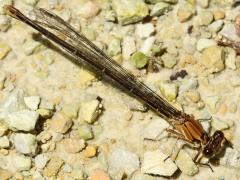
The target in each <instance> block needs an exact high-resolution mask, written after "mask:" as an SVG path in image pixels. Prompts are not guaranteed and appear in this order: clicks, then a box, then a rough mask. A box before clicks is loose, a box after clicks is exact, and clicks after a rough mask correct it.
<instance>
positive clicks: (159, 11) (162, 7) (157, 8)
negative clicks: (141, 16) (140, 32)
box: [150, 2, 171, 16]
mask: <svg viewBox="0 0 240 180" xmlns="http://www.w3.org/2000/svg"><path fill="white" fill-rule="evenodd" d="M170 9H171V6H170V4H168V3H165V2H159V3H156V4H155V5H154V6H153V8H152V10H151V13H150V16H161V15H163V14H164V13H166V12H168V11H169V10H170Z"/></svg>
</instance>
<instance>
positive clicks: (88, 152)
mask: <svg viewBox="0 0 240 180" xmlns="http://www.w3.org/2000/svg"><path fill="white" fill-rule="evenodd" d="M96 154H97V146H91V145H88V146H87V147H86V149H85V152H84V156H85V157H87V158H92V157H94V156H96Z"/></svg>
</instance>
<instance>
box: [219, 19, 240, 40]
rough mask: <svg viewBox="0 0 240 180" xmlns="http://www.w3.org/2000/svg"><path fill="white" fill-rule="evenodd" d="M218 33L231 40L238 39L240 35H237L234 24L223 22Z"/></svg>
mask: <svg viewBox="0 0 240 180" xmlns="http://www.w3.org/2000/svg"><path fill="white" fill-rule="evenodd" d="M219 34H220V35H222V36H224V37H225V38H227V39H230V40H232V41H240V37H239V36H238V35H237V33H236V29H235V26H234V24H232V23H229V24H225V25H224V26H223V28H222V30H221V31H220V32H219Z"/></svg>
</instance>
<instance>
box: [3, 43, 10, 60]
mask: <svg viewBox="0 0 240 180" xmlns="http://www.w3.org/2000/svg"><path fill="white" fill-rule="evenodd" d="M11 50H12V48H11V47H10V46H9V45H8V44H7V43H5V42H3V41H0V60H2V59H4V58H5V57H6V56H7V55H8V53H9V52H10V51H11Z"/></svg>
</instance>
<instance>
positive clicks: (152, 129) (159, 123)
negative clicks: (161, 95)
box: [142, 117, 169, 140]
mask: <svg viewBox="0 0 240 180" xmlns="http://www.w3.org/2000/svg"><path fill="white" fill-rule="evenodd" d="M168 127H169V124H168V123H167V122H166V121H165V120H164V119H162V118H160V117H158V118H154V119H152V120H151V121H150V122H149V123H148V124H147V125H146V127H144V129H143V132H142V137H143V138H144V139H151V140H159V138H160V135H161V134H162V133H163V132H164V131H165V129H166V128H168Z"/></svg>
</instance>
